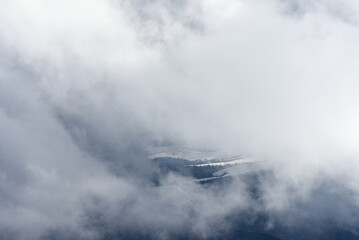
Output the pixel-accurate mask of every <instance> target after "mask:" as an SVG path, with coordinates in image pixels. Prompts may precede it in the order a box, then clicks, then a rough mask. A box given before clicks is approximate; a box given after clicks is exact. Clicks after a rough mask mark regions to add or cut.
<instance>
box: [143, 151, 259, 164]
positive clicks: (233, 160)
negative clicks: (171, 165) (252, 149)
mask: <svg viewBox="0 0 359 240" xmlns="http://www.w3.org/2000/svg"><path fill="white" fill-rule="evenodd" d="M149 157H150V158H151V159H155V158H173V159H183V160H187V161H191V162H193V164H188V165H187V166H190V167H195V166H196V167H205V166H225V165H236V164H242V163H252V162H253V161H252V160H251V159H249V158H247V157H244V156H242V155H241V154H240V153H239V151H236V150H226V151H223V150H221V151H215V150H197V149H186V148H177V149H165V150H162V151H161V152H158V153H154V154H152V155H150V156H149Z"/></svg>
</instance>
